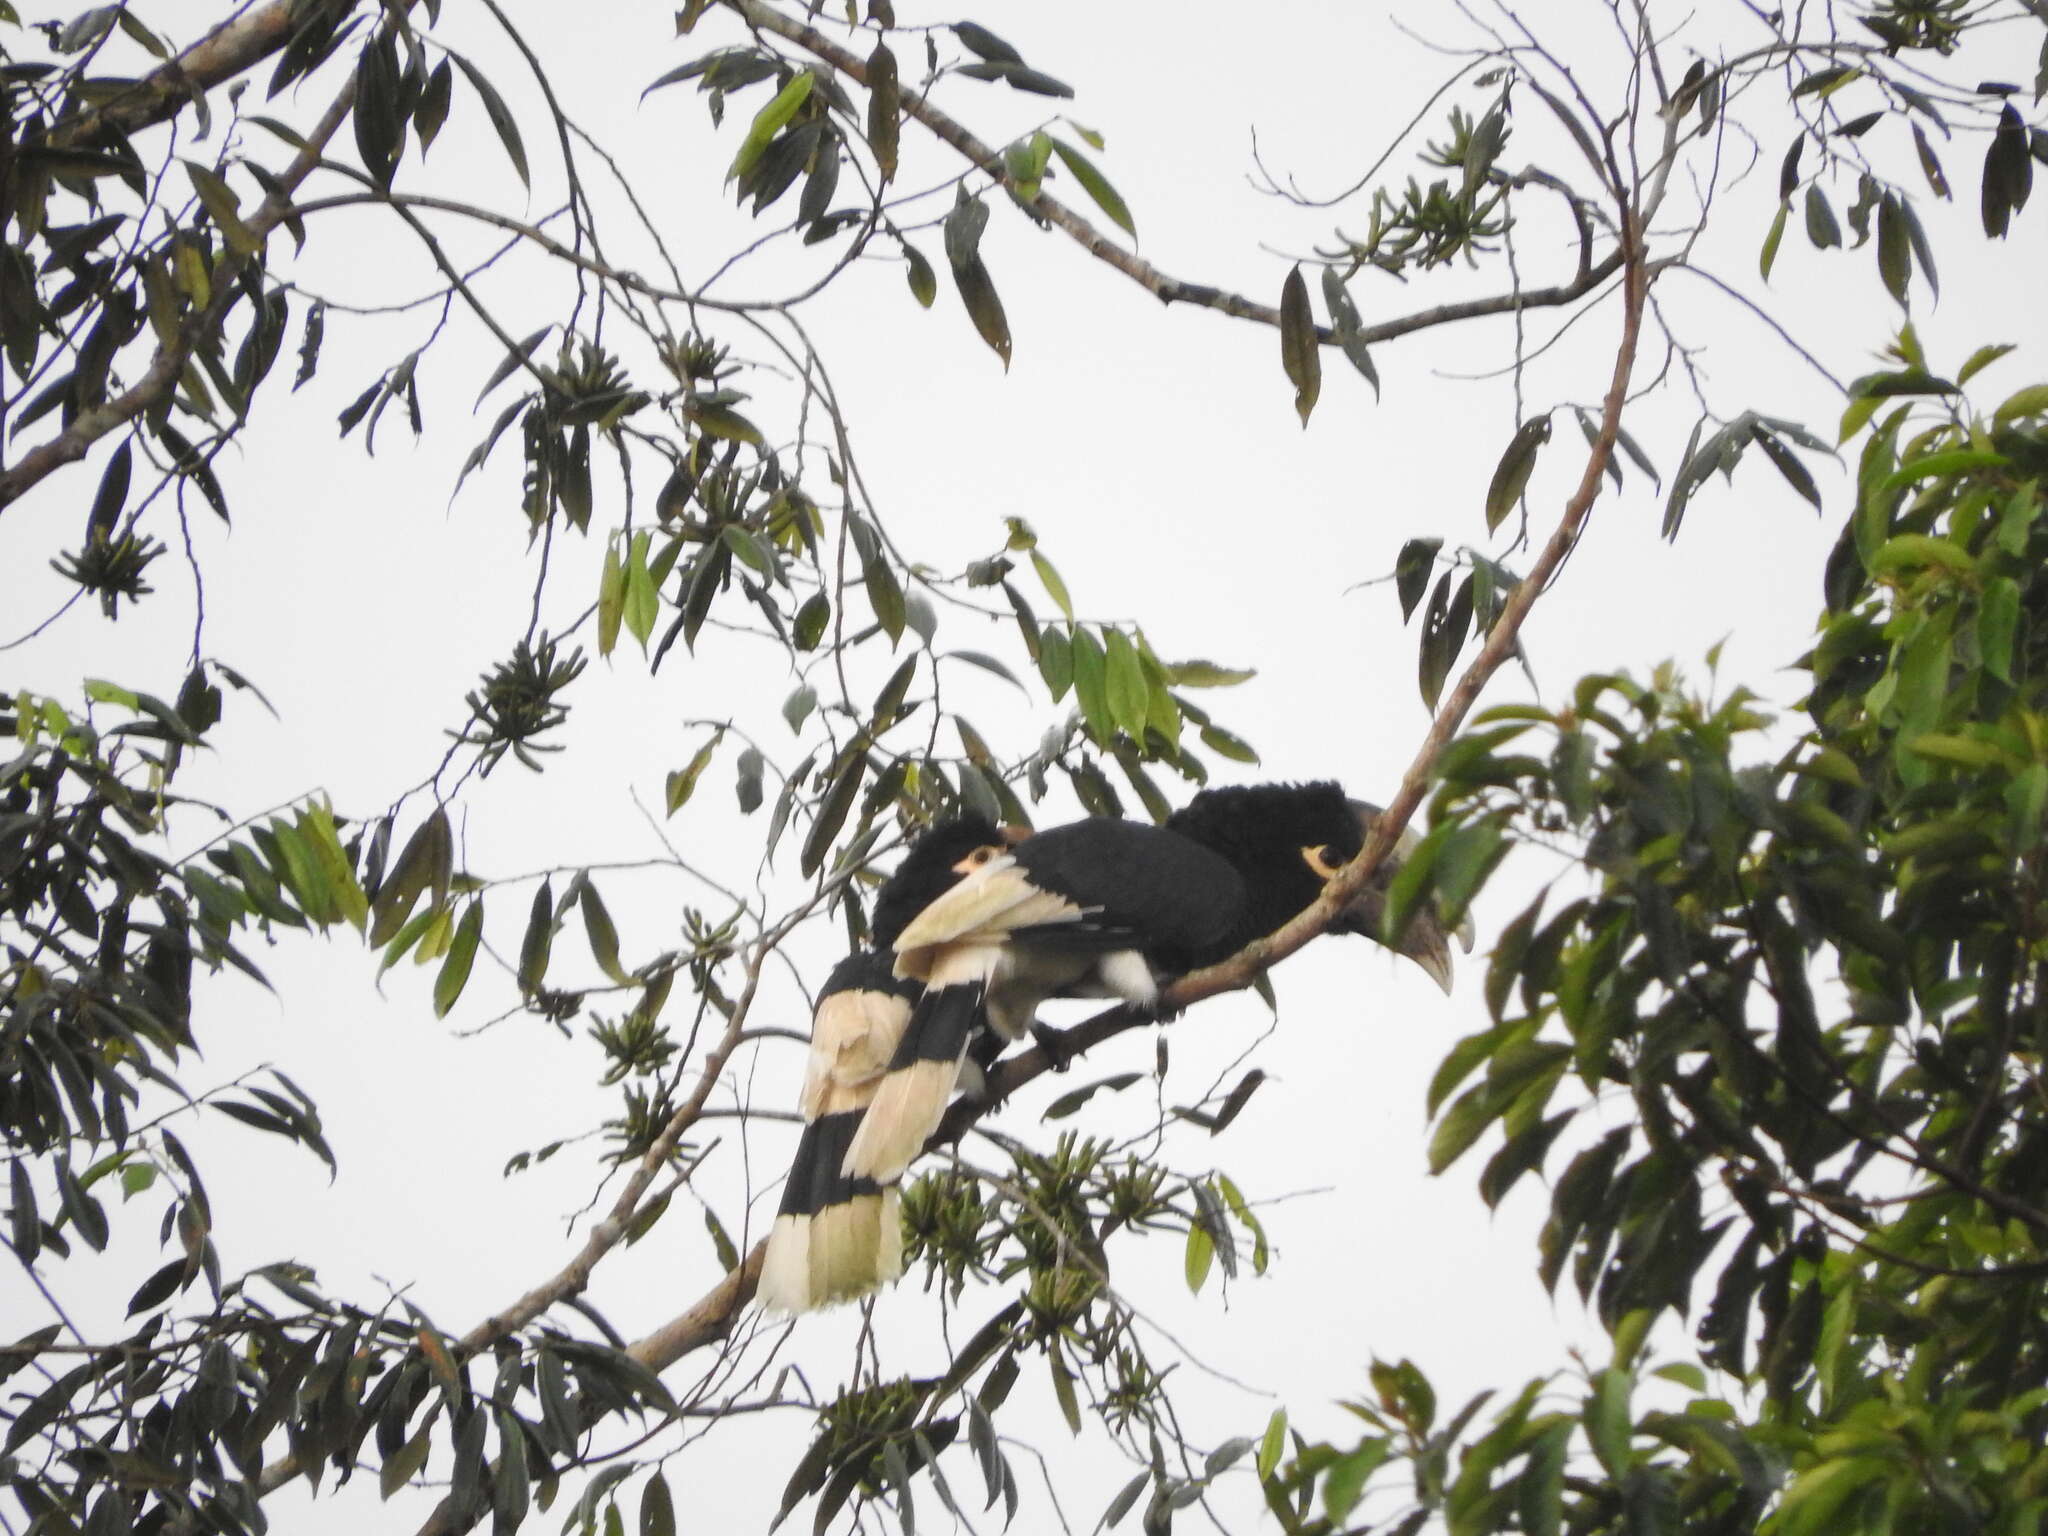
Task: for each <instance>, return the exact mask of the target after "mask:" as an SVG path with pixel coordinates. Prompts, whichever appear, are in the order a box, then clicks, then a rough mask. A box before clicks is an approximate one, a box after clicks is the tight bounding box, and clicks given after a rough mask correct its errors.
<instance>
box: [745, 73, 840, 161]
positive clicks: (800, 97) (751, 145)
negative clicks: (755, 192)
mask: <svg viewBox="0 0 2048 1536" xmlns="http://www.w3.org/2000/svg"><path fill="white" fill-rule="evenodd" d="M816 83H817V76H815V75H813V74H812V73H811V72H810V71H809V70H808V69H801V70H798V71H797V72H796V73H795V74H794V75H792V76H790V78H789V81H788V83H787V84H785V85H784V86H783V87H782V89H781V90H779V91H777V92H776V93H775V95H774V96H773V97H772V98H771V99H770V100H769V102H768V104H767V105H766V106H764V107H762V108H761V110H760V111H758V112H756V113H755V114H754V121H753V122H752V123H751V124H750V125H748V128H747V136H746V138H745V139H743V140H742V141H741V142H740V148H739V153H738V154H736V155H734V156H733V160H732V165H731V167H730V168H729V169H728V170H727V171H726V173H725V179H726V180H727V181H737V180H739V178H740V177H742V176H744V175H746V174H747V172H748V171H750V170H752V169H753V168H754V166H755V164H756V163H757V162H758V161H759V160H760V158H761V156H762V154H763V153H765V152H766V150H767V148H768V146H769V144H770V143H772V142H773V141H774V138H775V136H776V135H777V134H778V133H780V132H782V130H783V129H784V128H787V127H788V126H789V124H790V120H791V119H793V118H794V117H795V116H796V114H797V112H798V110H799V109H800V108H801V107H802V106H803V104H804V103H805V102H806V101H809V100H810V98H811V87H812V86H813V85H815V84H816Z"/></svg>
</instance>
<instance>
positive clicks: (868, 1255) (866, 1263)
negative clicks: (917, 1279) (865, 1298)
mask: <svg viewBox="0 0 2048 1536" xmlns="http://www.w3.org/2000/svg"><path fill="white" fill-rule="evenodd" d="M1024 835H1025V834H1024V833H1023V832H1022V831H1021V830H1020V829H1015V828H999V827H997V826H996V825H994V824H993V823H992V822H989V821H987V820H985V819H983V818H981V817H978V816H965V817H960V818H958V819H956V820H952V821H945V822H940V823H938V824H937V825H935V826H934V827H932V828H931V830H929V831H928V832H926V833H925V834H924V835H923V836H922V837H920V838H919V839H918V841H917V842H916V843H915V844H914V845H913V846H912V847H911V850H910V851H909V852H908V853H907V854H905V855H904V858H903V862H902V864H901V865H900V866H899V867H898V868H897V870H896V873H895V874H893V875H892V876H890V877H889V879H888V880H887V881H885V882H884V883H883V886H882V889H881V891H880V892H879V893H878V895H877V896H876V899H875V909H874V918H873V922H872V924H871V937H872V941H873V947H872V948H869V949H864V950H859V951H856V952H855V953H853V954H851V955H848V956H847V957H846V958H845V959H844V960H842V961H840V962H839V964H838V965H836V966H835V967H833V970H832V974H831V975H830V976H828V977H827V978H826V980H825V985H824V987H823V988H822V989H821V990H820V991H819V993H818V1001H817V1007H816V1008H815V1010H814V1011H813V1013H812V1017H811V1054H810V1061H809V1063H808V1064H807V1066H806V1068H805V1072H804V1086H803V1092H802V1097H801V1099H800V1101H799V1103H800V1107H801V1108H802V1111H803V1117H804V1129H803V1134H802V1135H801V1136H800V1137H799V1138H798V1141H797V1147H796V1155H795V1156H794V1157H793V1158H792V1159H791V1160H790V1166H789V1178H788V1180H787V1182H785V1183H784V1185H783V1189H782V1205H781V1208H780V1209H779V1210H778V1211H777V1213H776V1217H775V1224H774V1226H773V1228H772V1229H771V1230H770V1232H769V1236H768V1251H767V1254H766V1256H765V1258H764V1260H763V1263H762V1266H761V1280H760V1285H759V1287H758V1289H757V1291H756V1293H755V1294H756V1298H757V1299H758V1300H759V1301H760V1302H761V1303H762V1304H763V1305H765V1306H767V1307H770V1308H772V1309H774V1310H777V1311H783V1312H803V1311H808V1310H809V1309H811V1308H813V1307H822V1306H826V1305H828V1304H829V1303H831V1302H835V1301H843V1300H846V1299H847V1298H849V1297H852V1296H862V1295H865V1294H867V1293H868V1292H869V1291H872V1290H874V1289H875V1287H877V1286H878V1285H881V1284H883V1283H884V1282H885V1281H889V1280H893V1279H895V1278H896V1276H897V1275H898V1274H900V1273H901V1272H902V1268H903V1259H902V1235H901V1234H902V1224H901V1221H900V1219H899V1218H898V1215H897V1191H896V1185H895V1181H893V1180H886V1181H884V1180H876V1179H872V1178H860V1177H853V1176H850V1175H848V1174H846V1173H844V1172H842V1171H841V1170H842V1165H843V1164H844V1163H845V1161H846V1152H847V1148H848V1146H849V1145H850V1144H851V1143H852V1141H853V1137H854V1131H855V1129H856V1128H857V1127H858V1125H859V1124H860V1120H861V1115H862V1111H863V1110H865V1109H866V1107H867V1103H868V1100H869V1099H870V1098H871V1097H872V1096H873V1094H874V1090H875V1085H876V1084H877V1083H879V1082H880V1081H881V1080H882V1077H883V1075H884V1074H885V1073H886V1071H887V1070H888V1066H889V1062H890V1060H891V1058H892V1057H893V1056H894V1055H895V1051H896V1045H897V1041H898V1040H899V1038H900V1037H901V1036H902V1034H903V1030H904V1026H905V1025H906V1024H908V1023H909V1021H910V1015H911V1008H912V1005H913V1004H914V1003H915V1002H916V1001H917V999H918V997H919V996H920V995H921V994H922V993H923V991H924V987H923V984H922V983H921V982H917V981H913V980H909V979H906V978H900V977H898V976H897V975H895V973H894V965H895V954H894V951H893V949H892V948H891V946H892V945H893V944H894V942H895V939H896V936H897V935H898V934H899V933H901V932H902V930H903V928H904V925H905V924H907V923H908V922H909V921H910V920H911V919H912V918H914V917H915V916H916V915H917V914H918V913H919V912H920V911H921V910H923V909H924V908H925V907H927V906H929V905H930V904H931V902H932V901H934V900H935V899H936V898H937V897H939V896H940V895H941V894H943V893H944V891H945V890H946V888H947V887H949V886H951V885H953V884H954V883H956V882H957V881H959V880H960V879H962V878H963V877H965V876H967V875H969V874H971V873H973V872H974V871H975V870H976V869H978V868H980V867H981V866H982V865H984V864H987V863H989V862H991V861H992V860H994V859H996V858H998V857H999V856H1001V854H1002V853H1003V852H1004V851H1005V850H1006V849H1007V848H1008V847H1009V846H1010V844H1011V843H1013V842H1016V841H1017V840H1018V839H1019V838H1021V837H1022V836H1024Z"/></svg>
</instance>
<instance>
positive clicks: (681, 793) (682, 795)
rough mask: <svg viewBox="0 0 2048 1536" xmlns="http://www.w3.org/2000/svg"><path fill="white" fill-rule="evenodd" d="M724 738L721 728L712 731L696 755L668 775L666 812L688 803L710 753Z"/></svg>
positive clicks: (679, 808) (702, 773)
mask: <svg viewBox="0 0 2048 1536" xmlns="http://www.w3.org/2000/svg"><path fill="white" fill-rule="evenodd" d="M724 739H725V732H724V731H723V730H719V731H714V732H713V733H712V736H711V739H710V740H709V741H707V742H705V743H704V745H703V746H701V747H699V748H698V749H697V751H696V755H695V756H693V757H692V758H691V759H690V761H689V762H688V764H686V765H685V766H684V767H682V768H678V769H677V770H676V771H675V772H673V773H671V774H670V775H669V776H668V781H667V785H666V790H667V796H666V798H667V803H668V812H667V814H669V815H671V816H673V815H675V813H676V812H677V811H679V810H681V809H682V808H683V806H684V805H685V804H686V803H688V801H689V798H690V796H691V795H693V794H694V793H696V790H697V781H698V780H699V779H701V778H702V777H703V776H704V770H705V769H706V768H708V767H710V766H711V757H712V754H713V753H715V752H716V751H717V750H718V744H719V742H721V741H723V740H724Z"/></svg>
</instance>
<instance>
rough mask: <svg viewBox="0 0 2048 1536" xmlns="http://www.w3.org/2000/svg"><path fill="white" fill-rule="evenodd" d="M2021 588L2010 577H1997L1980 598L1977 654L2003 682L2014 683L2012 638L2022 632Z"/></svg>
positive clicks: (1991, 581) (1986, 666) (1988, 668)
mask: <svg viewBox="0 0 2048 1536" xmlns="http://www.w3.org/2000/svg"><path fill="white" fill-rule="evenodd" d="M2019 617H2020V589H2019V584H2018V583H2017V582H2015V581H2014V580H2013V579H2012V578H2011V577H2010V576H1994V577H1992V578H1991V579H1990V580H1989V581H1987V582H1985V583H1984V590H1983V592H1982V593H1981V594H1980V595H1979V596H1978V599H1977V654H1978V655H1979V656H1981V657H1982V658H1983V660H1984V670H1985V671H1987V672H1989V673H1990V674H1991V675H1992V676H1993V677H1995V678H1997V679H1998V680H1999V681H2000V682H2001V683H2010V682H2012V681H2013V675H2012V662H2013V638H2014V636H2015V635H2016V634H2017V633H2018V630H2019Z"/></svg>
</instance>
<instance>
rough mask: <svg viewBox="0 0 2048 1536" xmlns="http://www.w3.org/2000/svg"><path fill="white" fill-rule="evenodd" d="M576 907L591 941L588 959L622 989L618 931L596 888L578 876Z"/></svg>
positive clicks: (623, 982) (586, 878)
mask: <svg viewBox="0 0 2048 1536" xmlns="http://www.w3.org/2000/svg"><path fill="white" fill-rule="evenodd" d="M576 905H577V907H578V909H579V910H580V911H581V912H582V914H583V932H584V935H585V937H587V938H588V939H589V940H590V956H591V958H592V959H593V960H595V961H596V962H597V968H598V969H599V970H601V971H603V972H604V973H605V975H607V976H609V977H610V978H611V979H612V980H613V981H615V982H617V983H619V985H621V986H624V985H625V984H626V981H627V979H628V978H627V976H626V972H625V968H624V967H623V966H621V965H620V964H619V930H618V929H617V927H615V926H614V925H613V923H612V915H611V913H610V912H608V911H607V910H606V909H605V904H604V898H603V897H601V896H599V895H598V894H597V887H596V886H595V885H593V884H591V882H590V879H589V877H588V876H585V875H579V876H578V877H577V880H576Z"/></svg>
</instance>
